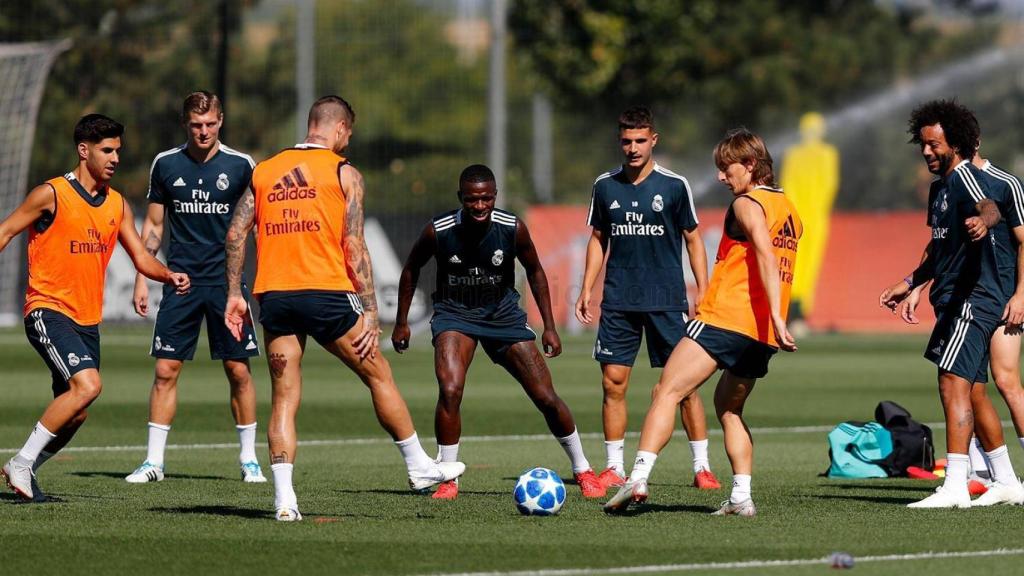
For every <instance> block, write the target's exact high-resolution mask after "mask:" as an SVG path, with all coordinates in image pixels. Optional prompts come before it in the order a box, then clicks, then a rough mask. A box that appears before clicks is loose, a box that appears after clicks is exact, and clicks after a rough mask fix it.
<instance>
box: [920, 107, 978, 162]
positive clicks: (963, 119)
mask: <svg viewBox="0 0 1024 576" xmlns="http://www.w3.org/2000/svg"><path fill="white" fill-rule="evenodd" d="M935 124H939V125H940V126H942V131H943V133H945V135H946V142H947V143H949V146H950V147H951V148H953V150H956V152H957V154H958V155H959V156H960V159H961V160H970V159H971V158H973V157H974V153H975V151H977V150H978V146H979V145H980V144H981V128H980V127H979V126H978V119H977V118H975V116H974V112H971V111H970V110H969V109H968V108H967V107H966V106H964V105H963V104H960V103H959V102H957V101H956V100H955V99H953V100H932V101H930V102H925V103H924V104H921V105H920V106H918V107H917V108H915V109H914V111H913V112H911V113H910V121H909V122H908V125H907V132H909V133H910V143H912V144H917V145H918V146H920V145H921V144H922V142H921V129H922V128H924V127H926V126H933V125H935Z"/></svg>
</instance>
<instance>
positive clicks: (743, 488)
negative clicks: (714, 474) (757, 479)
mask: <svg viewBox="0 0 1024 576" xmlns="http://www.w3.org/2000/svg"><path fill="white" fill-rule="evenodd" d="M749 499H750V474H733V475H732V494H731V495H730V496H729V501H730V502H732V503H733V504H739V503H740V502H743V501H744V500H749Z"/></svg>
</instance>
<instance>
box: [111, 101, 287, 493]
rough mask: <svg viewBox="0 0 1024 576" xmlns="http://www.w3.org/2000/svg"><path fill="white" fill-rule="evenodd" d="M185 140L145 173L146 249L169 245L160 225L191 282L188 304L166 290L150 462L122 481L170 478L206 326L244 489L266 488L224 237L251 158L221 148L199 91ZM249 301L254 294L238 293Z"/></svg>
mask: <svg viewBox="0 0 1024 576" xmlns="http://www.w3.org/2000/svg"><path fill="white" fill-rule="evenodd" d="M181 118H182V123H183V124H184V126H185V130H186V132H187V133H188V141H187V142H186V143H185V144H183V145H181V146H178V147H176V148H172V149H170V150H167V151H165V152H161V153H160V154H157V156H156V158H154V159H153V165H152V167H151V168H150V173H149V195H148V200H149V211H148V212H147V213H146V221H145V223H144V224H143V225H142V237H143V238H144V240H143V242H144V243H145V245H146V250H147V251H149V253H150V254H153V255H156V253H157V251H159V250H160V244H161V243H162V241H163V232H164V222H165V221H167V223H168V228H169V230H170V247H169V250H168V254H169V257H168V264H169V265H171V266H173V267H174V268H175V269H179V270H184V271H186V272H187V273H188V275H189V278H190V279H191V280H192V290H191V291H190V292H189V294H188V295H185V296H181V295H177V294H174V293H173V292H172V291H171V290H170V287H166V288H165V289H164V294H163V300H161V302H160V310H159V311H158V312H157V315H156V327H155V328H154V330H153V342H152V347H151V349H150V354H151V355H152V356H153V357H155V358H156V376H155V378H154V379H153V388H152V390H151V391H150V393H149V445H148V450H147V452H146V460H145V461H144V462H143V463H142V465H141V466H139V467H138V468H136V469H135V471H134V472H132V473H131V474H129V475H128V476H126V477H125V480H127V481H128V482H131V483H143V482H159V481H161V480H163V479H164V448H165V447H166V445H167V435H168V433H169V432H170V430H171V423H172V422H173V421H174V414H175V411H176V409H177V404H178V377H179V375H180V374H181V369H182V366H183V364H184V362H185V361H186V360H191V359H192V356H193V355H194V354H195V350H196V343H197V342H198V341H199V331H200V329H201V328H202V324H203V318H206V332H207V338H208V339H209V341H210V355H211V356H212V357H213V358H214V359H219V360H221V361H222V362H223V363H224V373H225V374H227V378H228V383H229V384H230V386H231V413H232V415H233V416H234V417H235V428H236V429H237V430H238V440H239V445H240V448H241V450H240V454H239V457H238V460H239V466H240V468H241V476H242V480H244V481H245V482H266V481H267V479H266V478H265V477H264V476H263V472H262V471H261V470H260V465H259V462H258V460H257V458H256V389H255V387H254V386H253V383H252V375H251V374H250V372H249V358H250V357H252V356H257V355H259V345H258V344H257V341H256V333H255V331H254V329H253V326H252V324H251V323H248V324H245V325H244V326H243V328H242V329H243V330H244V334H243V338H242V341H241V342H239V341H237V340H235V338H234V337H233V336H232V335H231V332H230V331H229V330H228V329H227V327H226V326H225V325H224V321H223V318H224V305H225V304H226V303H227V298H228V296H227V288H226V287H225V286H224V237H225V236H226V235H227V229H228V224H229V223H230V221H231V214H232V212H233V211H234V208H235V205H236V204H237V203H238V199H239V198H240V197H241V196H242V194H243V193H244V192H245V191H246V189H248V187H249V180H250V178H251V177H252V169H253V166H254V165H255V164H254V163H253V161H252V158H251V157H249V156H248V155H246V154H242V153H241V152H237V151H235V150H232V149H231V148H228V147H227V146H225V145H224V143H222V142H221V141H220V138H219V134H220V128H221V126H222V125H223V122H224V109H223V106H222V104H221V101H220V98H218V97H217V95H216V94H211V93H210V92H206V91H199V92H193V93H192V94H189V95H188V96H187V97H186V98H185V102H184V104H183V105H182V111H181ZM242 295H243V296H244V297H246V298H248V288H247V287H246V286H245V285H244V284H243V285H242ZM133 300H134V303H135V311H136V312H137V313H138V314H139V315H140V316H145V315H146V313H147V312H148V311H149V288H148V287H147V286H146V279H145V277H143V276H142V275H141V274H139V275H138V276H136V279H135V295H134V298H133Z"/></svg>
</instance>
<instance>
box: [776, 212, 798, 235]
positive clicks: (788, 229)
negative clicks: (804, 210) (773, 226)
mask: <svg viewBox="0 0 1024 576" xmlns="http://www.w3.org/2000/svg"><path fill="white" fill-rule="evenodd" d="M779 236H782V237H783V238H796V237H797V236H796V224H795V223H794V222H793V215H792V214H790V215H789V217H788V218H786V222H785V223H783V225H782V229H781V230H779Z"/></svg>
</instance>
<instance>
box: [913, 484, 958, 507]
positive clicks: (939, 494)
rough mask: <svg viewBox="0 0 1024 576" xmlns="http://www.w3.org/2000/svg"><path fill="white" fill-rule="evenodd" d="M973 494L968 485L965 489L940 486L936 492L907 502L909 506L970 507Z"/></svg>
mask: <svg viewBox="0 0 1024 576" xmlns="http://www.w3.org/2000/svg"><path fill="white" fill-rule="evenodd" d="M970 507H971V495H970V494H969V493H968V492H967V487H966V486H964V489H963V490H957V491H955V492H954V491H953V490H946V489H945V486H939V487H938V488H936V489H935V493H934V494H932V495H931V496H929V497H927V498H925V499H924V500H919V501H917V502H911V503H910V504H907V508H970Z"/></svg>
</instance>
